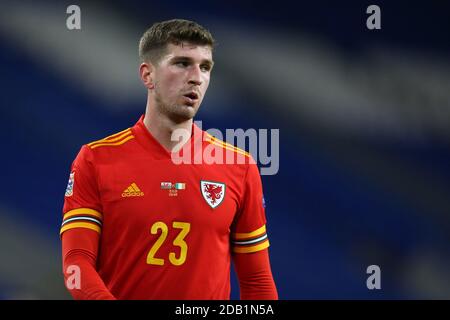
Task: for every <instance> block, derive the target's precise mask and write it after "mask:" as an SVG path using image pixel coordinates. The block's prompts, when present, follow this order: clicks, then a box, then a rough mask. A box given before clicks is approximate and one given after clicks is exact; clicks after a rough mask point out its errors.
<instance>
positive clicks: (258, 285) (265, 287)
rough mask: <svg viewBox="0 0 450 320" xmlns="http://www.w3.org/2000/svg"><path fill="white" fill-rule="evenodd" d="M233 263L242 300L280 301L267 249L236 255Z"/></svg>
mask: <svg viewBox="0 0 450 320" xmlns="http://www.w3.org/2000/svg"><path fill="white" fill-rule="evenodd" d="M233 261H234V266H235V270H236V273H237V276H238V279H239V287H240V295H241V299H242V300H278V293H277V288H276V287H275V282H274V281H273V277H272V270H271V268H270V262H269V252H268V250H267V249H265V250H261V251H258V252H253V253H246V254H234V255H233Z"/></svg>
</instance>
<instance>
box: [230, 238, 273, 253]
mask: <svg viewBox="0 0 450 320" xmlns="http://www.w3.org/2000/svg"><path fill="white" fill-rule="evenodd" d="M269 246H270V243H269V240H267V241H264V242H263V243H260V244H258V245H256V246H251V247H233V249H232V250H233V252H236V253H251V252H257V251H261V250H264V249H266V248H268V247H269Z"/></svg>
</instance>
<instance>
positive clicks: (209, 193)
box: [200, 180, 226, 209]
mask: <svg viewBox="0 0 450 320" xmlns="http://www.w3.org/2000/svg"><path fill="white" fill-rule="evenodd" d="M225 187H226V186H225V183H220V182H213V181H203V180H201V181H200V190H201V191H202V195H203V199H205V201H206V202H207V203H208V204H209V205H210V206H211V208H213V209H215V208H216V207H217V206H218V205H219V204H221V203H222V201H223V199H224V198H225Z"/></svg>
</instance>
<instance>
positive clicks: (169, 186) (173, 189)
mask: <svg viewBox="0 0 450 320" xmlns="http://www.w3.org/2000/svg"><path fill="white" fill-rule="evenodd" d="M161 190H167V191H168V195H169V197H176V196H178V192H179V191H180V190H186V183H184V182H176V183H172V182H165V181H164V182H161Z"/></svg>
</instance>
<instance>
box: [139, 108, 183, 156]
mask: <svg viewBox="0 0 450 320" xmlns="http://www.w3.org/2000/svg"><path fill="white" fill-rule="evenodd" d="M144 125H145V127H146V128H147V130H148V131H149V132H150V133H151V134H152V136H153V137H154V138H155V139H156V140H157V141H158V142H159V143H160V144H161V145H162V146H163V147H164V148H165V149H166V150H168V151H170V152H172V151H176V150H174V148H175V147H176V146H178V147H180V146H182V145H184V144H185V143H186V142H187V141H188V140H189V138H190V137H191V135H192V119H189V120H186V121H183V122H175V121H173V120H172V119H170V118H169V117H168V116H167V115H165V114H162V113H161V112H159V111H158V110H157V108H155V106H153V105H151V104H150V103H149V100H147V107H146V111H145V117H144ZM177 129H182V130H183V131H182V132H183V133H187V134H186V135H183V137H182V139H181V141H180V140H176V141H172V134H173V132H174V131H175V130H177ZM179 137H180V135H179V134H176V138H177V139H179ZM177 149H178V148H177Z"/></svg>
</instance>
